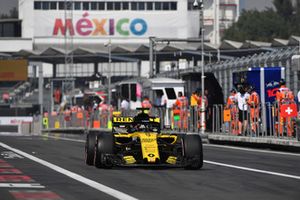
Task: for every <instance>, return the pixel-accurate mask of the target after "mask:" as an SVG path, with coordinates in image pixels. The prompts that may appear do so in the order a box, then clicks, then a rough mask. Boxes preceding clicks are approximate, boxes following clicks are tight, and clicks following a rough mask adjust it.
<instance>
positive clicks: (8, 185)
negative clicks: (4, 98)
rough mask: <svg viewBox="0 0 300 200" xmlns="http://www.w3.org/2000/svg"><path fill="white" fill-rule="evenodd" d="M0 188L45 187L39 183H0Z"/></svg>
mask: <svg viewBox="0 0 300 200" xmlns="http://www.w3.org/2000/svg"><path fill="white" fill-rule="evenodd" d="M0 188H28V189H30V188H45V186H43V185H41V184H39V183H0Z"/></svg>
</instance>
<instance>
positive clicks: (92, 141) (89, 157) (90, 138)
mask: <svg viewBox="0 0 300 200" xmlns="http://www.w3.org/2000/svg"><path fill="white" fill-rule="evenodd" d="M96 136H97V134H96V133H92V132H90V133H88V134H87V136H86V141H85V163H86V164H87V165H93V164H94V157H95V146H96Z"/></svg>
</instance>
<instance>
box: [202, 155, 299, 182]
mask: <svg viewBox="0 0 300 200" xmlns="http://www.w3.org/2000/svg"><path fill="white" fill-rule="evenodd" d="M204 162H205V163H207V164H211V165H218V166H222V167H229V168H234V169H240V170H245V171H251V172H257V173H262V174H269V175H274V176H281V177H286V178H292V179H297V180H300V176H295V175H290V174H283V173H278V172H271V171H266V170H260V169H254V168H249V167H241V166H236V165H229V164H225V163H219V162H213V161H209V160H204Z"/></svg>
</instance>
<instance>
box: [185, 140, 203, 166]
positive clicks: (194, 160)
mask: <svg viewBox="0 0 300 200" xmlns="http://www.w3.org/2000/svg"><path fill="white" fill-rule="evenodd" d="M183 156H184V158H185V159H186V162H187V163H186V165H185V167H184V168H185V169H189V170H195V169H200V168H202V166H203V148H202V140H201V137H200V135H186V136H185V137H184V138H183Z"/></svg>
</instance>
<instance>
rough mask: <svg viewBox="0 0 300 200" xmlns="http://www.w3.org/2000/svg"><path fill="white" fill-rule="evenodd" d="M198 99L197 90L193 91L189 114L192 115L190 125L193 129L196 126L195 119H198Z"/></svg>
mask: <svg viewBox="0 0 300 200" xmlns="http://www.w3.org/2000/svg"><path fill="white" fill-rule="evenodd" d="M199 101H200V97H199V95H198V94H197V91H194V92H193V93H192V95H191V98H190V103H191V104H190V105H191V116H192V127H193V130H194V131H195V129H196V127H197V121H198V119H199V117H198V116H197V115H198V102H199Z"/></svg>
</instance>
